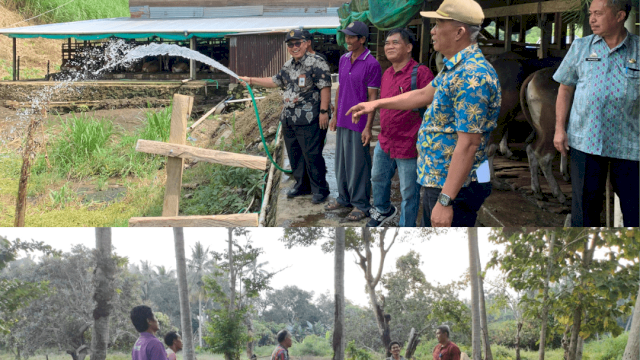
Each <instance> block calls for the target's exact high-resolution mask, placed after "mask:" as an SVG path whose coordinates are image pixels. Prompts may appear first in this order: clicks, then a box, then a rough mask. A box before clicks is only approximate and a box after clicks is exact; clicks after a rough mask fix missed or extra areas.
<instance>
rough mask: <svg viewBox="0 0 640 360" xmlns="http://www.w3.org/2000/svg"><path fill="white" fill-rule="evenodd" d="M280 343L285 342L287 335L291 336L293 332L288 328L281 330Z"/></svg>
mask: <svg viewBox="0 0 640 360" xmlns="http://www.w3.org/2000/svg"><path fill="white" fill-rule="evenodd" d="M277 336H278V343H281V342H283V341H284V340H285V339H286V338H287V337H291V334H290V333H289V332H288V331H287V330H286V329H284V330H280V332H279V333H278V335H277Z"/></svg>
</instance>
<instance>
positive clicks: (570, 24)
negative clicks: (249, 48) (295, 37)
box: [338, 0, 639, 70]
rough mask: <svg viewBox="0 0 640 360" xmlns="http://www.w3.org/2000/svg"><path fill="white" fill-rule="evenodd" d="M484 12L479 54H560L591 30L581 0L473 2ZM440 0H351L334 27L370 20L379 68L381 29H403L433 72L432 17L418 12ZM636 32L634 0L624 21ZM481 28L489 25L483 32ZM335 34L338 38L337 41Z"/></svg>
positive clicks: (383, 59) (431, 8) (383, 33)
mask: <svg viewBox="0 0 640 360" xmlns="http://www.w3.org/2000/svg"><path fill="white" fill-rule="evenodd" d="M476 1H478V3H479V4H480V5H481V6H482V8H483V10H484V13H485V22H484V23H483V29H482V30H481V37H480V38H479V40H478V42H479V45H480V47H481V49H482V51H483V53H484V54H485V55H499V54H501V53H505V52H516V53H522V54H523V55H525V56H527V57H532V56H535V57H537V58H546V57H563V56H564V55H565V54H566V52H567V50H568V49H569V47H570V45H571V42H572V41H573V39H574V38H575V36H576V29H577V28H581V29H582V36H586V35H589V34H590V33H591V31H590V27H589V25H588V16H587V13H588V6H587V5H586V3H587V1H586V0H545V1H536V0H476ZM441 3H442V1H441V0H432V1H430V0H424V1H423V0H352V1H351V2H350V3H346V4H343V5H341V6H340V7H339V8H338V15H339V16H340V27H339V29H341V28H344V27H346V26H347V25H348V24H349V23H350V22H351V21H354V20H359V21H365V22H367V23H369V24H370V38H369V49H371V51H372V53H373V54H374V55H376V58H377V59H378V61H379V62H380V64H381V65H382V67H383V69H386V68H387V67H388V66H390V63H389V62H388V61H387V60H386V57H385V56H384V40H385V38H386V33H387V32H388V31H389V30H391V29H392V28H395V27H408V28H409V29H411V30H412V31H413V32H414V33H415V35H416V38H417V42H418V44H417V45H418V46H416V47H414V53H413V57H414V58H415V59H416V60H418V61H419V62H421V63H430V66H431V67H432V68H433V70H435V65H434V61H435V57H434V56H432V55H433V49H432V46H431V36H430V30H431V27H432V26H433V24H434V23H435V21H434V20H433V19H426V18H422V17H421V16H420V14H419V13H420V11H435V10H436V9H437V8H438V7H439V6H440V4H441ZM625 25H626V27H627V29H629V31H630V32H632V33H635V34H638V29H639V24H638V8H637V2H636V4H634V8H633V9H632V12H631V14H630V16H629V19H628V21H627V23H626V24H625ZM487 28H489V29H491V31H488V30H487ZM532 29H535V31H539V33H540V40H539V41H538V42H534V43H527V41H526V35H527V33H528V32H529V31H532ZM341 40H342V39H341V38H340V33H338V42H339V43H341V42H342V41H341Z"/></svg>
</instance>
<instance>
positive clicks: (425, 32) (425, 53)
mask: <svg viewBox="0 0 640 360" xmlns="http://www.w3.org/2000/svg"><path fill="white" fill-rule="evenodd" d="M422 9H423V11H430V10H431V3H430V2H425V3H424V5H423V6H422ZM430 50H431V19H429V18H425V17H423V18H422V31H421V33H420V62H421V63H423V64H427V62H429V52H430ZM428 66H430V64H427V67H428Z"/></svg>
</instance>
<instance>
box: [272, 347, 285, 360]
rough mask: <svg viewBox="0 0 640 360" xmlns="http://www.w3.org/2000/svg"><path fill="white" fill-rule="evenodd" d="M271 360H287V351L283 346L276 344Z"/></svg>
mask: <svg viewBox="0 0 640 360" xmlns="http://www.w3.org/2000/svg"><path fill="white" fill-rule="evenodd" d="M271 360H289V351H288V350H287V349H286V348H285V347H284V346H282V345H280V344H278V346H276V348H275V349H274V350H273V352H272V353H271Z"/></svg>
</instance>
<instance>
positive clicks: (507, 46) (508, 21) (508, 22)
mask: <svg viewBox="0 0 640 360" xmlns="http://www.w3.org/2000/svg"><path fill="white" fill-rule="evenodd" d="M512 19H513V17H512V16H507V17H506V18H505V21H504V51H511V26H512V25H513V21H512Z"/></svg>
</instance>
